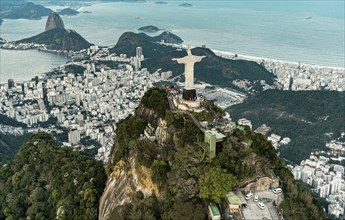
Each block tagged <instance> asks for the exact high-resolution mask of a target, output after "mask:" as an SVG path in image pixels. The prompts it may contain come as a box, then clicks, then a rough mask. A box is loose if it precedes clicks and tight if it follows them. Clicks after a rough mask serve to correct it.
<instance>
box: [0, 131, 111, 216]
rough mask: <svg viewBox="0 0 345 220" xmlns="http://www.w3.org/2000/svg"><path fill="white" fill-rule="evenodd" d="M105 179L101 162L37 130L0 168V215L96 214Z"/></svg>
mask: <svg viewBox="0 0 345 220" xmlns="http://www.w3.org/2000/svg"><path fill="white" fill-rule="evenodd" d="M105 181H106V175H105V172H104V169H103V165H102V164H101V163H100V162H98V161H95V160H94V159H93V158H90V157H88V156H87V155H85V154H82V153H80V152H77V151H73V150H71V149H69V148H65V147H60V146H58V145H57V143H56V142H55V141H54V140H53V139H52V138H51V137H50V136H49V135H48V134H45V133H38V134H35V135H32V136H31V137H30V138H29V139H28V140H27V141H26V142H25V143H24V145H23V147H22V148H21V149H20V150H19V152H18V153H17V154H16V156H15V158H14V159H13V161H11V162H10V163H8V164H5V165H3V166H2V167H1V168H0V192H1V193H0V219H5V218H6V219H97V213H98V203H99V197H100V196H101V193H102V192H103V188H104V185H105Z"/></svg>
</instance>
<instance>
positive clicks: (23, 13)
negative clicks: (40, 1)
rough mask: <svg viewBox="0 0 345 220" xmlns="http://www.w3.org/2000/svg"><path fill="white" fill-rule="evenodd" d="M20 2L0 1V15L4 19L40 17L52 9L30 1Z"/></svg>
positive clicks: (46, 14) (35, 18)
mask: <svg viewBox="0 0 345 220" xmlns="http://www.w3.org/2000/svg"><path fill="white" fill-rule="evenodd" d="M18 3H21V1H20V2H16V1H14V2H11V3H10V2H9V1H6V2H1V4H2V5H1V9H0V17H2V18H5V19H20V18H23V19H34V20H37V19H41V18H42V17H43V16H48V15H49V14H50V13H52V12H53V11H52V10H51V9H48V8H45V7H43V6H41V5H37V4H34V3H31V2H27V3H23V4H19V5H18Z"/></svg>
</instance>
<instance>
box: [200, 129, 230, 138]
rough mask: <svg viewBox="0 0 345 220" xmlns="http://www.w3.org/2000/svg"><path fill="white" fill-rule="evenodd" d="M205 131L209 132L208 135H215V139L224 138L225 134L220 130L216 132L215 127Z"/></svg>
mask: <svg viewBox="0 0 345 220" xmlns="http://www.w3.org/2000/svg"><path fill="white" fill-rule="evenodd" d="M205 132H206V133H208V134H210V135H216V139H217V140H219V139H223V138H225V137H226V136H225V135H224V134H222V133H220V132H218V131H217V130H216V129H212V130H207V131H205Z"/></svg>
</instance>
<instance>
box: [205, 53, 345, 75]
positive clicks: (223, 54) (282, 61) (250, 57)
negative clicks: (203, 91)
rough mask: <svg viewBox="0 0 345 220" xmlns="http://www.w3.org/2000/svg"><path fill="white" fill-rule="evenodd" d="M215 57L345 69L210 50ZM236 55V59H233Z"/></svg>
mask: <svg viewBox="0 0 345 220" xmlns="http://www.w3.org/2000/svg"><path fill="white" fill-rule="evenodd" d="M211 50H212V51H213V52H214V53H215V54H216V55H218V56H221V57H224V58H229V59H236V60H248V61H255V62H258V63H260V62H262V61H269V62H275V63H281V64H290V65H296V66H299V65H301V66H309V67H313V68H327V69H333V70H342V71H345V67H334V66H322V65H315V64H308V63H299V62H292V61H285V60H276V59H271V58H265V57H255V56H249V55H242V54H235V53H231V52H226V51H220V50H213V49H211ZM235 55H237V57H235Z"/></svg>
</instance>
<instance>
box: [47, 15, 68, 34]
mask: <svg viewBox="0 0 345 220" xmlns="http://www.w3.org/2000/svg"><path fill="white" fill-rule="evenodd" d="M54 28H60V29H65V24H64V23H63V20H62V19H61V17H60V16H59V15H58V14H57V13H55V12H52V13H51V14H50V15H49V17H48V20H47V23H46V28H45V31H49V30H52V29H54Z"/></svg>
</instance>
